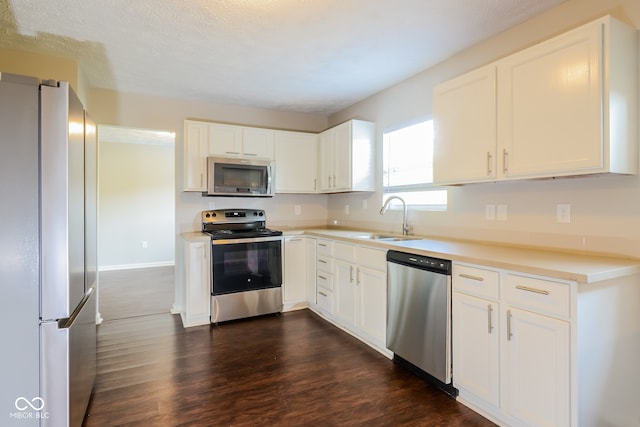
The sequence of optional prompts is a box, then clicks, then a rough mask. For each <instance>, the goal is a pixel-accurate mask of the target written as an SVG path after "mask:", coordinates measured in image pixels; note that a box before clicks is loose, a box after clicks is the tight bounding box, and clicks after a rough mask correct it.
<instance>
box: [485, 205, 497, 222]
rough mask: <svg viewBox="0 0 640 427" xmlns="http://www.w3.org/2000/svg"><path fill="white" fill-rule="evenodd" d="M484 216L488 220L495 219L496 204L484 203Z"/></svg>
mask: <svg viewBox="0 0 640 427" xmlns="http://www.w3.org/2000/svg"><path fill="white" fill-rule="evenodd" d="M484 218H485V219H486V220H489V221H493V220H495V219H496V205H485V207H484Z"/></svg>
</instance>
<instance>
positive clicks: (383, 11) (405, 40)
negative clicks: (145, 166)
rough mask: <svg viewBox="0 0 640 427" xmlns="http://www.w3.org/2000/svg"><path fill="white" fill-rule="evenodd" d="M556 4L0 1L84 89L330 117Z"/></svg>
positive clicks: (9, 37)
mask: <svg viewBox="0 0 640 427" xmlns="http://www.w3.org/2000/svg"><path fill="white" fill-rule="evenodd" d="M563 1H565V0H108V1H105V0H47V1H43V0H0V47H4V48H9V49H18V50H26V51H34V52H46V53H48V54H50V55H54V56H63V57H70V58H73V59H76V60H77V61H78V63H79V65H80V67H81V69H82V70H83V71H84V72H85V74H86V79H87V81H88V84H89V86H90V87H98V88H104V89H113V90H118V91H123V92H132V93H141V94H152V95H159V96H166V97H172V98H183V99H189V100H198V101H205V102H212V103H219V104H238V105H249V106H255V107H262V108H270V109H280V110H289V111H300V112H308V113H317V114H330V113H332V112H335V111H339V110H340V109H342V108H344V107H347V106H349V105H351V104H353V103H355V102H357V101H359V100H362V99H364V98H366V97H368V96H370V95H372V94H374V93H376V92H378V91H380V90H381V89H384V88H386V87H389V86H391V85H393V84H395V83H398V82H400V81H402V80H404V79H406V78H407V77H410V76H412V75H414V74H416V73H418V72H420V71H422V70H424V69H425V68H428V67H430V66H432V65H434V64H436V63H438V62H440V61H442V60H444V59H446V58H447V57H449V56H451V55H452V54H454V53H456V52H458V51H460V50H462V49H464V48H466V47H469V46H471V45H473V44H475V43H477V42H479V41H481V40H483V39H486V38H488V37H490V36H492V35H494V34H497V33H499V32H501V31H503V30H505V29H507V28H509V27H512V26H514V25H516V24H518V23H521V22H523V21H525V20H527V19H529V18H531V17H533V16H535V15H537V14H540V13H541V12H543V11H545V10H547V9H550V8H552V7H554V6H555V5H557V4H559V3H562V2H563Z"/></svg>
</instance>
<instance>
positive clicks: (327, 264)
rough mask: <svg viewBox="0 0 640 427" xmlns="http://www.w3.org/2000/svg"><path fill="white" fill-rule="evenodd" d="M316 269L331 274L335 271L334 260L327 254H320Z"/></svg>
mask: <svg viewBox="0 0 640 427" xmlns="http://www.w3.org/2000/svg"><path fill="white" fill-rule="evenodd" d="M316 271H323V272H325V273H329V274H331V273H332V272H333V260H332V259H331V258H328V257H325V256H318V258H317V259H316Z"/></svg>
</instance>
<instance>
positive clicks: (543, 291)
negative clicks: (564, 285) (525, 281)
mask: <svg viewBox="0 0 640 427" xmlns="http://www.w3.org/2000/svg"><path fill="white" fill-rule="evenodd" d="M516 289H520V290H521V291H527V292H533V293H535V294H541V295H549V291H545V290H544V289H536V288H530V287H528V286H522V285H518V286H516Z"/></svg>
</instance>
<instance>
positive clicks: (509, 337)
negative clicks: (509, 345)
mask: <svg viewBox="0 0 640 427" xmlns="http://www.w3.org/2000/svg"><path fill="white" fill-rule="evenodd" d="M512 336H513V334H512V333H511V310H507V341H511V337H512Z"/></svg>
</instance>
